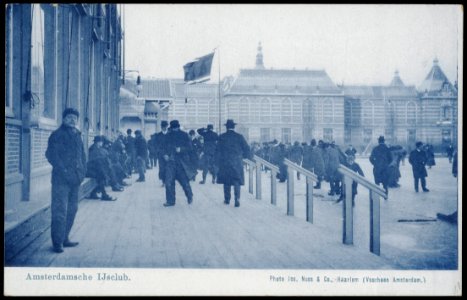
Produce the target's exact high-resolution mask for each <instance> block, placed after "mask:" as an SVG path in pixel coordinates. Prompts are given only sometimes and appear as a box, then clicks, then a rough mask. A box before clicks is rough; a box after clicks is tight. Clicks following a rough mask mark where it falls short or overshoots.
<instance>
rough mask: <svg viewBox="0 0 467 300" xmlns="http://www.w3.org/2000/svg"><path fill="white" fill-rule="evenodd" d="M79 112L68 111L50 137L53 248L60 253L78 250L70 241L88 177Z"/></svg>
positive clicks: (47, 153) (48, 154)
mask: <svg viewBox="0 0 467 300" xmlns="http://www.w3.org/2000/svg"><path fill="white" fill-rule="evenodd" d="M78 118H79V112H78V111H77V110H76V109H74V108H67V109H65V110H64V111H63V114H62V125H61V126H60V127H59V128H58V129H57V130H55V131H54V132H52V134H51V135H50V137H49V141H48V146H47V150H46V152H45V156H46V157H47V160H48V161H49V162H50V164H51V165H52V167H53V170H52V205H51V207H52V226H51V233H52V244H53V250H54V251H55V252H57V253H61V252H63V247H75V246H77V245H78V242H72V241H70V239H69V235H70V230H71V227H72V226H73V222H74V220H75V216H76V213H77V211H78V191H79V187H80V185H81V182H83V179H84V176H85V175H86V156H85V153H84V145H83V141H82V139H81V132H80V131H79V130H78V129H77V128H76V125H77V123H78Z"/></svg>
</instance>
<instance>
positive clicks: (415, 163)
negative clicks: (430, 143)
mask: <svg viewBox="0 0 467 300" xmlns="http://www.w3.org/2000/svg"><path fill="white" fill-rule="evenodd" d="M415 146H416V149H415V150H413V151H412V152H410V156H409V163H410V164H411V165H412V171H413V177H414V185H415V192H417V193H418V182H419V181H421V183H422V190H423V191H424V192H429V191H430V190H429V189H427V188H426V180H425V177H427V176H428V174H427V172H426V169H425V165H426V153H425V151H423V149H422V147H423V143H422V142H417V143H416V144H415Z"/></svg>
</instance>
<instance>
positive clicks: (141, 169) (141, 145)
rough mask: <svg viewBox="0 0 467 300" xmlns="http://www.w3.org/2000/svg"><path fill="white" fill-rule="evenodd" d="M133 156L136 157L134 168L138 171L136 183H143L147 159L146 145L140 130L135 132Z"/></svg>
mask: <svg viewBox="0 0 467 300" xmlns="http://www.w3.org/2000/svg"><path fill="white" fill-rule="evenodd" d="M135 136H136V138H135V156H136V168H137V170H138V174H139V178H138V179H137V180H136V181H137V182H144V181H145V180H146V177H145V176H144V173H146V161H147V159H148V143H147V142H146V139H145V138H144V137H143V135H142V133H141V130H136V131H135Z"/></svg>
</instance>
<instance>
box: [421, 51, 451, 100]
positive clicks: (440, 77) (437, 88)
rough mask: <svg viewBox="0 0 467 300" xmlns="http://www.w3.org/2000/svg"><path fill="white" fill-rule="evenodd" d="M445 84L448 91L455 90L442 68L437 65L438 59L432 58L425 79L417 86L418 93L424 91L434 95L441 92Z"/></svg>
mask: <svg viewBox="0 0 467 300" xmlns="http://www.w3.org/2000/svg"><path fill="white" fill-rule="evenodd" d="M445 84H447V88H448V90H449V91H452V92H457V91H456V89H455V87H454V86H453V85H452V84H451V83H450V82H449V79H448V78H447V77H446V75H444V72H443V70H441V67H440V66H439V65H438V59H437V58H435V59H434V60H433V67H432V68H431V70H430V72H429V73H428V75H427V76H426V78H425V80H424V81H423V82H422V84H421V85H420V86H419V87H418V90H419V92H420V93H425V94H428V95H430V96H435V95H438V94H440V93H441V91H442V90H443V87H444V86H445Z"/></svg>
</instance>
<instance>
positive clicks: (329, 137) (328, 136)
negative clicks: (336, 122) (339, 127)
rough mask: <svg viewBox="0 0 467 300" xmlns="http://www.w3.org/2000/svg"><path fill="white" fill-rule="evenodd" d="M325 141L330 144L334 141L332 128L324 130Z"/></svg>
mask: <svg viewBox="0 0 467 300" xmlns="http://www.w3.org/2000/svg"><path fill="white" fill-rule="evenodd" d="M323 140H324V141H327V142H330V141H332V140H333V137H332V128H323Z"/></svg>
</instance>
